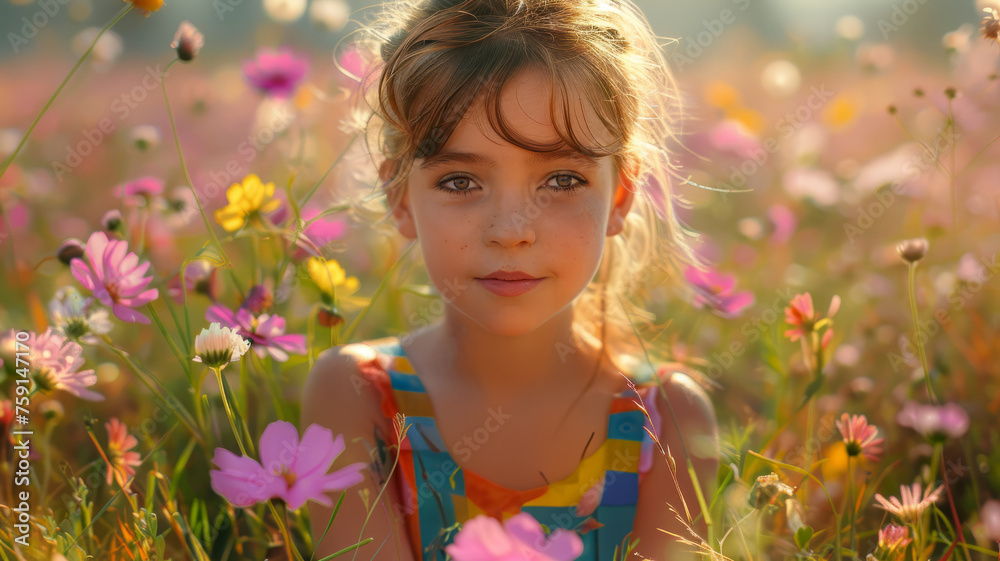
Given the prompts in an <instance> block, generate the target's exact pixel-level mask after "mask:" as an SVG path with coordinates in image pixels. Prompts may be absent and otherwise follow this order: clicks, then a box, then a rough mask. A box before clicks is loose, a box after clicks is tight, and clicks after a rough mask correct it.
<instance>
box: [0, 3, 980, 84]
mask: <svg viewBox="0 0 1000 561" xmlns="http://www.w3.org/2000/svg"><path fill="white" fill-rule="evenodd" d="M62 1H63V2H65V4H63V3H59V4H57V5H58V6H59V7H60V9H59V11H58V13H56V14H55V15H53V16H51V17H48V18H45V19H47V20H48V22H47V24H46V25H45V26H44V27H43V28H42V29H40V30H39V32H38V35H37V37H35V38H33V39H31V40H30V41H31V42H30V45H27V46H24V47H23V48H20V49H17V50H16V51H15V49H14V48H13V47H12V46H11V45H10V43H9V41H5V43H7V44H5V45H3V48H2V49H0V59H9V58H11V57H15V56H17V55H19V54H25V55H27V56H32V55H37V54H39V53H44V52H47V49H53V48H59V47H61V48H65V47H67V46H69V45H70V44H71V42H72V40H73V38H74V37H75V36H76V35H77V33H79V32H80V29H81V28H82V27H87V26H97V27H101V26H103V25H104V23H106V22H107V20H108V19H109V18H110V17H112V15H113V14H114V13H115V12H116V11H117V10H118V9H119V7H120V3H118V2H114V1H110V0H106V1H103V2H102V1H95V0H62ZM635 3H636V5H638V6H639V7H640V8H641V9H642V11H643V12H644V13H645V14H646V16H647V18H648V19H649V22H650V24H651V25H652V28H653V30H654V31H655V32H656V33H657V34H658V35H660V36H662V37H668V38H684V37H694V36H696V35H697V33H698V32H699V31H702V30H703V29H704V22H705V21H708V20H712V19H715V18H718V17H719V13H720V12H721V11H722V10H724V9H727V8H729V9H732V10H733V11H734V14H735V15H736V21H735V22H734V23H733V24H732V25H731V26H732V27H746V28H748V29H749V30H750V31H752V32H753V33H754V34H755V35H756V36H758V37H760V38H761V39H762V40H763V41H765V42H766V43H767V44H768V45H769V46H772V47H776V48H777V47H787V46H789V45H795V46H796V47H797V48H802V49H807V50H816V51H824V50H829V49H833V48H836V45H837V42H838V37H839V36H838V32H837V24H838V22H842V20H841V18H843V17H844V16H853V17H854V18H857V20H859V21H860V22H861V23H863V24H864V26H863V27H864V29H863V30H862V31H860V32H859V33H858V36H857V38H858V39H863V40H880V39H883V38H882V37H881V32H880V29H879V26H878V21H879V20H886V21H890V22H891V18H892V16H893V13H894V10H893V8H894V6H895V7H897V8H898V9H900V10H903V9H904V4H907V2H904V1H903V0H706V1H697V2H694V1H688V2H681V1H675V0H637V1H636V2H635ZM910 3H912V5H913V6H919V8H920V9H919V10H916V11H915V13H914V14H913V15H912V16H910V15H909V14H907V16H908V22H907V24H906V25H905V26H901V28H900V29H899V30H898V32H894V34H897V36H896V37H895V38H894V41H897V42H900V41H901V42H905V43H911V44H913V45H914V46H916V47H918V48H921V49H923V50H925V51H926V52H931V51H936V50H937V49H936V41H934V40H930V38H933V37H937V38H939V37H941V36H942V35H944V34H945V33H947V32H948V31H952V30H954V29H957V28H958V27H959V26H960V25H962V24H963V23H969V22H973V21H977V20H978V13H979V10H980V8H981V7H982V6H985V5H988V3H987V2H983V1H982V0H979V2H978V5H977V2H976V0H947V1H946V0H911V2H910ZM378 4H379V3H377V2H369V1H365V0H350V1H347V0H319V1H317V0H268V1H265V2H261V1H260V0H222V2H221V3H220V2H218V1H216V0H168V1H167V2H166V5H165V7H164V9H162V10H161V11H160V13H158V14H157V17H156V18H155V19H154V20H151V21H143V20H141V19H136V18H130V19H129V20H128V21H124V22H121V23H120V24H119V25H117V26H115V32H116V33H118V34H119V35H120V36H121V38H122V40H123V42H124V44H126V45H128V48H127V49H126V52H125V53H123V54H124V56H136V55H148V54H151V53H155V52H157V51H159V50H161V49H162V48H163V45H164V44H165V43H169V42H170V40H171V38H172V37H173V33H174V30H176V29H177V25H178V24H179V23H180V22H181V20H184V19H187V20H190V21H191V22H192V23H194V24H195V26H197V27H198V28H199V29H201V30H202V31H203V32H204V33H205V36H206V38H207V39H208V42H207V44H206V49H205V51H204V55H205V56H226V55H227V54H228V53H241V52H243V53H246V52H249V51H250V50H252V49H253V48H255V47H256V46H259V45H262V44H269V43H273V42H275V41H278V40H281V41H282V42H284V43H286V44H289V45H291V46H295V47H299V48H301V49H307V50H310V51H314V52H316V53H323V52H329V51H330V50H331V49H332V48H333V47H334V45H336V43H337V40H338V39H339V38H340V37H342V36H343V33H344V31H343V30H342V29H336V28H335V29H331V27H337V26H336V25H334V26H331V25H329V23H334V22H336V20H338V19H340V16H339V14H340V13H342V12H349V13H350V17H351V18H353V19H362V18H363V17H364V14H366V13H369V12H371V10H372V7H373V6H377V5H378ZM905 7H908V6H905ZM40 9H41V7H40V4H38V3H36V2H33V1H26V0H7V1H5V2H3V3H2V4H0V33H2V36H3V37H8V36H9V34H11V33H15V34H19V33H22V28H23V27H24V26H25V20H24V19H23V18H27V19H28V20H31V18H32V17H33V16H34V14H35V12H37V11H38V10H40ZM269 13H270V14H271V15H272V16H274V17H269V15H268V14H269ZM904 13H905V12H904ZM39 20H41V17H39ZM841 25H842V26H843V25H845V24H844V23H841ZM351 28H352V27H351V26H348V28H347V29H351ZM852 35H854V33H852ZM5 78H8V77H5Z"/></svg>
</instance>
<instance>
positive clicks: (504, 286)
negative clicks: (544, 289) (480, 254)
mask: <svg viewBox="0 0 1000 561" xmlns="http://www.w3.org/2000/svg"><path fill="white" fill-rule="evenodd" d="M543 280H545V279H544V278H541V279H524V280H510V281H507V280H498V279H476V282H478V283H479V284H480V285H482V287H483V288H485V289H486V290H489V291H490V292H492V293H493V294H496V295H497V296H507V297H512V296H520V295H521V294H524V293H525V292H527V291H529V290H531V289H532V288H535V286H536V285H537V284H538V283H540V282H542V281H543Z"/></svg>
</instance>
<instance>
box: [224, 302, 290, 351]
mask: <svg viewBox="0 0 1000 561" xmlns="http://www.w3.org/2000/svg"><path fill="white" fill-rule="evenodd" d="M205 319H206V320H207V321H209V322H213V321H217V322H219V323H220V324H222V326H223V327H229V328H238V329H239V333H240V335H242V336H243V337H246V338H247V339H250V340H251V341H252V345H251V346H250V348H252V349H253V351H254V352H255V353H257V356H259V357H260V358H264V357H265V356H266V355H267V354H270V355H271V358H273V359H274V360H276V361H278V362H285V361H286V360H288V353H294V354H299V355H302V354H305V353H306V336H305V335H285V318H283V317H281V316H278V315H273V314H261V315H259V316H254V315H253V313H252V312H250V310H247V309H246V308H240V309H239V310H237V311H236V312H235V313H234V312H233V311H232V310H230V309H229V308H227V307H225V306H222V305H219V304H213V305H212V306H211V307H209V308H208V310H207V311H206V312H205Z"/></svg>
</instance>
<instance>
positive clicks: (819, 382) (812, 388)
mask: <svg viewBox="0 0 1000 561" xmlns="http://www.w3.org/2000/svg"><path fill="white" fill-rule="evenodd" d="M824 378H826V376H824V375H823V374H820V375H819V376H816V379H815V380H813V381H812V383H811V384H809V387H807V388H806V394H805V395H804V396H803V398H802V405H799V409H802V408H803V407H804V406H805V404H807V403H809V400H810V399H812V396H814V395H816V392H818V391H819V389H820V388H821V387H822V386H823V379H824Z"/></svg>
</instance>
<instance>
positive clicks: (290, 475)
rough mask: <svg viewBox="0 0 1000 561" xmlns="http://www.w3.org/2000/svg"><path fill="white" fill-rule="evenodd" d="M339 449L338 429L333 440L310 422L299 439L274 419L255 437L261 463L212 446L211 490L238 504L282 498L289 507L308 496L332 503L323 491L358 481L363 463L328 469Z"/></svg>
mask: <svg viewBox="0 0 1000 561" xmlns="http://www.w3.org/2000/svg"><path fill="white" fill-rule="evenodd" d="M344 448H345V445H344V436H343V435H340V434H338V435H337V438H336V440H335V439H334V438H333V432H331V431H330V429H327V428H323V427H321V426H319V425H315V424H313V425H309V428H307V429H306V431H305V434H303V435H302V440H301V441H299V433H298V431H297V430H296V429H295V425H293V424H292V423H289V422H287V421H275V422H273V423H271V424H269V425H268V426H267V428H265V429H264V433H263V434H262V435H261V437H260V458H261V463H258V462H257V461H255V460H253V459H252V458H249V457H247V456H237V455H236V454H233V453H232V452H230V451H229V450H226V449H225V448H216V449H215V457H213V458H212V463H214V464H215V465H217V466H219V468H220V469H219V470H212V471H211V472H210V473H209V477H211V480H212V489H214V490H215V492H216V493H218V494H220V495H222V496H223V497H225V498H226V500H228V501H229V502H230V503H232V504H233V506H238V507H246V506H250V505H252V504H254V503H258V502H263V501H266V500H268V499H273V498H278V499H281V500H283V501H285V503H286V504H287V505H288V508H290V509H291V510H297V509H298V508H300V507H301V506H302V505H303V504H305V503H306V501H308V500H310V499H312V500H314V501H316V502H319V503H320V504H323V505H326V506H331V505H332V503H331V501H330V498H329V497H328V496H327V495H326V493H325V491H333V490H341V489H347V488H349V487H351V486H353V485H356V484H358V483H360V482H361V479H362V475H361V470H362V469H363V468H364V467H365V464H364V463H363V462H359V463H355V464H351V465H349V466H346V467H343V468H341V469H339V470H337V471H335V472H333V473H327V471H328V470H329V469H330V465H331V464H333V462H334V460H336V459H337V456H339V455H340V454H341V452H343V451H344Z"/></svg>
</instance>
